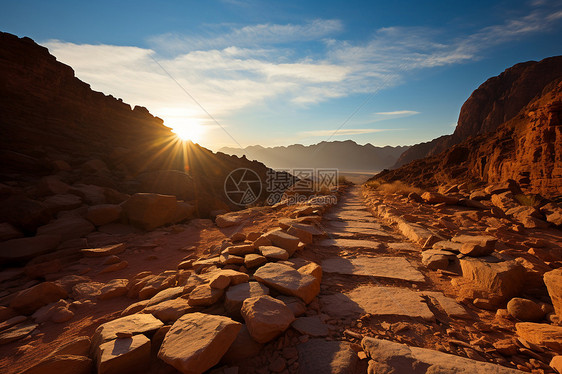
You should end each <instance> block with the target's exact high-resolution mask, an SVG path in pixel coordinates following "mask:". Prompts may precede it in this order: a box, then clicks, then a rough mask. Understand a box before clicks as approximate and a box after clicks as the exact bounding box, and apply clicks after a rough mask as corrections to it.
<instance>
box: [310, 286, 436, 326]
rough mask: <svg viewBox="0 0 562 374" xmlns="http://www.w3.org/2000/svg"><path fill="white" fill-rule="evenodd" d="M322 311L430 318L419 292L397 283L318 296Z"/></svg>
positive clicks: (330, 313)
mask: <svg viewBox="0 0 562 374" xmlns="http://www.w3.org/2000/svg"><path fill="white" fill-rule="evenodd" d="M320 302H321V303H322V306H323V310H324V312H325V313H327V314H329V315H331V316H334V317H348V316H355V315H358V314H366V313H369V314H371V315H374V316H405V317H411V318H423V319H425V320H432V319H434V317H435V316H434V315H433V313H432V312H431V310H429V308H428V306H427V304H426V303H425V302H424V300H423V298H422V296H421V293H418V292H414V291H411V290H409V289H407V288H400V287H383V286H359V287H357V288H356V289H354V290H352V291H350V292H346V293H343V294H341V293H340V294H333V295H326V296H321V297H320Z"/></svg>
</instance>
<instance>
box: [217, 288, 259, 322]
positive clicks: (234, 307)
mask: <svg viewBox="0 0 562 374" xmlns="http://www.w3.org/2000/svg"><path fill="white" fill-rule="evenodd" d="M262 295H269V288H267V287H266V286H264V285H263V284H261V283H259V282H249V283H241V284H237V285H235V286H232V287H229V288H228V290H227V291H226V295H225V298H224V308H225V309H226V312H227V313H228V315H230V316H232V317H240V316H241V315H240V309H241V308H242V304H243V303H244V300H246V299H249V298H250V297H256V296H262Z"/></svg>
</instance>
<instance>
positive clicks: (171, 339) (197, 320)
mask: <svg viewBox="0 0 562 374" xmlns="http://www.w3.org/2000/svg"><path fill="white" fill-rule="evenodd" d="M241 327H242V325H241V324H240V323H238V322H235V321H233V320H231V319H230V318H227V317H223V316H214V315H209V314H203V313H189V314H186V315H184V316H183V317H181V318H180V319H178V320H177V321H176V322H175V323H174V324H173V325H172V327H171V328H170V330H169V331H168V333H167V334H166V337H165V338H164V342H163V343H162V346H161V348H160V351H159V352H158V357H159V358H160V359H161V360H163V361H164V362H166V363H167V364H169V365H172V366H173V367H175V368H176V369H177V370H179V371H180V372H182V373H202V372H204V371H206V370H208V369H210V368H211V367H213V366H214V365H216V364H217V363H218V362H219V360H220V359H221V357H222V356H223V355H224V354H225V353H226V351H227V350H228V348H229V347H230V345H231V344H232V343H233V342H234V340H235V339H236V337H237V335H238V332H239V331H240V329H241Z"/></svg>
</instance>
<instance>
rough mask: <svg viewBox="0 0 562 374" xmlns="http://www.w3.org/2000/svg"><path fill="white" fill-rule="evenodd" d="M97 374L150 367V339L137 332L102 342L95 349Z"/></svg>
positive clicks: (112, 373)
mask: <svg viewBox="0 0 562 374" xmlns="http://www.w3.org/2000/svg"><path fill="white" fill-rule="evenodd" d="M96 361H97V369H98V374H122V373H123V374H125V373H131V374H134V373H138V372H143V371H146V369H147V368H148V367H150V339H148V338H147V337H146V336H144V335H142V334H139V335H133V336H132V337H130V338H124V339H114V340H111V341H108V342H106V343H103V344H101V345H100V346H99V348H98V351H97V357H96Z"/></svg>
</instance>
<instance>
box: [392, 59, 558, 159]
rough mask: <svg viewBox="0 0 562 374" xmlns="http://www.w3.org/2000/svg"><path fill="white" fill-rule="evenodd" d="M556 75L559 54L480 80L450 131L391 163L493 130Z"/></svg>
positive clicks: (524, 104)
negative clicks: (483, 80) (452, 131)
mask: <svg viewBox="0 0 562 374" xmlns="http://www.w3.org/2000/svg"><path fill="white" fill-rule="evenodd" d="M559 77H562V56H555V57H549V58H545V59H543V60H541V61H539V62H536V61H527V62H522V63H519V64H516V65H514V66H512V67H510V68H508V69H506V70H505V71H504V72H503V73H501V74H500V75H498V76H496V77H492V78H490V79H488V80H487V81H486V82H484V83H482V84H481V85H480V87H478V89H476V90H475V91H474V92H473V93H472V95H470V97H469V98H468V100H466V102H465V103H464V104H463V106H462V108H461V111H460V114H459V120H458V124H457V127H456V128H455V132H454V133H453V134H451V135H443V136H441V137H439V138H436V139H433V140H431V141H429V142H425V143H420V144H416V145H414V146H412V147H410V148H409V149H408V150H407V151H406V152H404V154H403V155H401V156H400V158H399V159H398V161H397V162H396V165H394V167H395V168H397V167H400V166H402V165H406V164H407V163H409V162H411V161H414V160H419V159H421V158H424V157H426V156H433V155H437V154H439V153H441V152H443V151H445V150H447V149H450V148H451V147H452V146H454V145H456V144H459V143H461V142H463V141H465V140H467V139H468V138H470V137H471V136H478V135H483V134H486V133H490V132H493V131H495V130H496V129H497V128H498V126H500V125H501V124H502V123H504V122H506V121H509V120H510V119H512V118H514V117H515V116H516V115H517V114H518V113H519V111H520V110H522V109H523V108H524V107H525V106H526V105H527V104H529V102H531V100H533V99H534V98H536V97H538V96H540V95H541V93H542V92H543V90H544V89H545V87H546V86H547V85H548V84H550V83H551V82H552V81H553V80H555V79H557V78H559Z"/></svg>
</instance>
